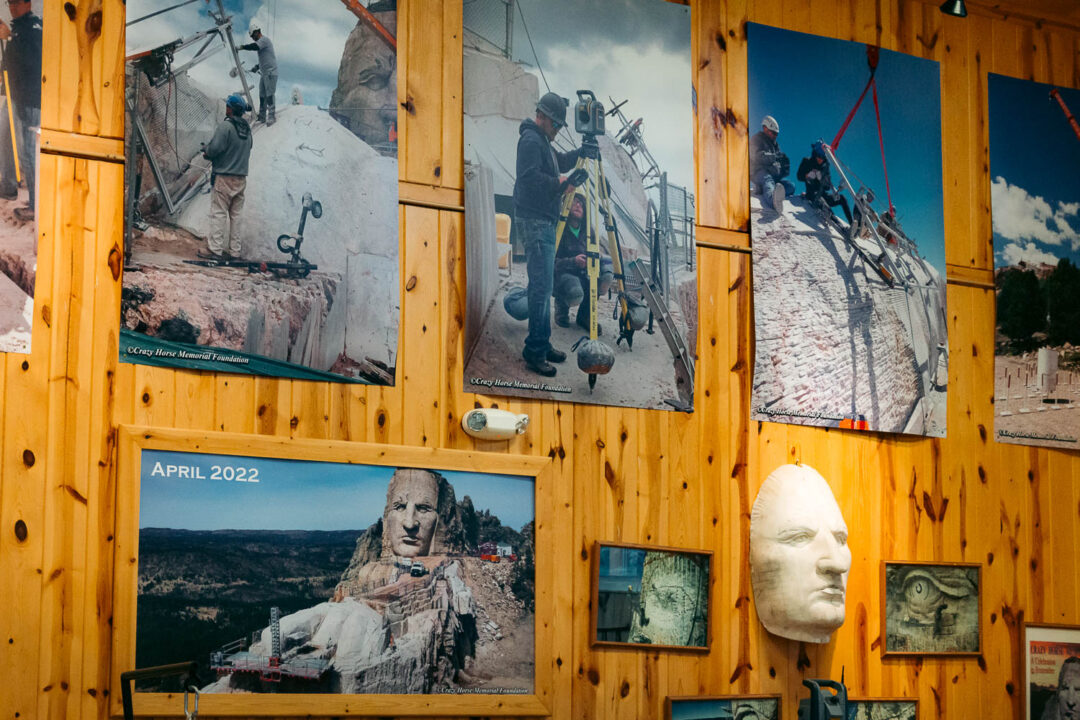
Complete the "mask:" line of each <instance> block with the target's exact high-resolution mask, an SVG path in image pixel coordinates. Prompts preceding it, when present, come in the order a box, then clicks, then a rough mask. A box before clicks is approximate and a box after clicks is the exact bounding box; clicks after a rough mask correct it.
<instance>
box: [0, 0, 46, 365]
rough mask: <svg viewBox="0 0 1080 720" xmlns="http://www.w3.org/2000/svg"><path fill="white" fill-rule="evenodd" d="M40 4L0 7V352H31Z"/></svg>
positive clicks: (24, 1) (38, 0) (21, 0)
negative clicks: (0, 74)
mask: <svg viewBox="0 0 1080 720" xmlns="http://www.w3.org/2000/svg"><path fill="white" fill-rule="evenodd" d="M42 4H43V2H42V0H32V1H31V0H15V2H9V3H7V4H5V5H3V6H0V41H3V45H4V50H3V53H2V55H3V60H2V61H0V68H2V70H3V74H4V82H3V84H2V87H0V236H2V239H0V352H11V353H29V352H30V336H31V331H32V329H33V325H34V322H33V318H34V284H35V281H36V278H37V239H38V233H37V221H36V217H35V214H36V212H37V200H36V196H37V168H38V134H39V130H40V126H41V47H42V45H41V38H42V22H41V17H42Z"/></svg>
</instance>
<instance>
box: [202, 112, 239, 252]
mask: <svg viewBox="0 0 1080 720" xmlns="http://www.w3.org/2000/svg"><path fill="white" fill-rule="evenodd" d="M249 110H251V108H250V107H249V106H248V104H247V102H246V101H245V100H244V98H242V97H240V96H239V95H230V96H229V97H228V98H227V99H226V100H225V119H224V120H222V121H221V123H219V124H218V126H217V129H216V130H214V137H213V138H211V139H210V143H209V144H208V145H206V147H204V148H203V157H205V158H206V159H207V160H209V161H210V163H211V165H212V168H213V170H212V172H211V175H210V177H211V181H210V185H211V189H210V236H209V237H208V238H207V245H208V246H209V248H210V252H209V253H202V252H200V253H199V257H201V258H205V259H207V260H217V261H219V262H220V261H225V260H229V259H234V258H239V257H240V255H241V250H242V246H241V244H240V213H241V212H242V211H243V209H244V192H245V191H246V190H247V174H248V160H249V158H250V157H251V146H252V139H251V126H250V125H248V122H247V120H245V119H244V113H245V112H247V111H249ZM226 237H227V238H228V247H226V245H225V243H226Z"/></svg>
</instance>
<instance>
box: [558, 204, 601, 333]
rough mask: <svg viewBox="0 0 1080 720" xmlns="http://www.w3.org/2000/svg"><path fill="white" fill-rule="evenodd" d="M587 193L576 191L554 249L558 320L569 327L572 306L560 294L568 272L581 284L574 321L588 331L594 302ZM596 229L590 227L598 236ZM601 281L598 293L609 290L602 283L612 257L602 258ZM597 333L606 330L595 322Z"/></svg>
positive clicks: (591, 232) (568, 274)
mask: <svg viewBox="0 0 1080 720" xmlns="http://www.w3.org/2000/svg"><path fill="white" fill-rule="evenodd" d="M584 228H585V196H584V195H582V194H581V193H577V194H575V195H574V200H573V202H572V203H571V204H570V212H569V214H568V215H567V217H566V225H565V227H563V233H562V238H561V239H560V240H559V250H558V252H556V253H555V285H556V288H555V324H556V325H558V326H559V327H570V306H571V305H572V303H569V302H567V301H566V299H565V298H563V297H561V296H560V294H559V288H560V287H561V285H560V283H562V282H563V279H562V278H563V277H564V276H569V277H570V278H572V279H573V280H574V281H575V282H577V283H579V284H580V285H581V293H582V296H583V297H582V300H581V304H579V305H578V309H577V315H576V317H575V319H574V322H575V323H577V326H578V327H579V328H581V329H582V330H584V331H586V332H588V331H589V308H590V307H591V305H592V297H591V293H590V291H589V274H588V272H587V271H586V268H587V267H588V258H587V254H586V250H587V247H588V240H589V238H586V237H585V231H584ZM595 234H596V231H595V230H594V229H590V230H589V235H590V236H595ZM600 266H601V273H600V278H601V279H600V282H599V284H598V286H597V290H598V294H600V293H603V292H606V288H604V287H603V278H604V275H605V272H604V271H605V270H607V271H608V276H609V277H610V267H611V258H609V257H606V256H605V257H602V258H600ZM596 334H597V335H603V334H604V330H603V328H602V327H601V326H600V325H599V323H598V324H597V326H596Z"/></svg>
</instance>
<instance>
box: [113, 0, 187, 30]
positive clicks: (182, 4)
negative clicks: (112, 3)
mask: <svg viewBox="0 0 1080 720" xmlns="http://www.w3.org/2000/svg"><path fill="white" fill-rule="evenodd" d="M193 2H198V0H184V2H181V3H177V4H176V5H173V6H171V7H167V8H163V9H161V10H157V11H155V12H152V13H150V14H149V15H143V16H142V17H141V18H135V19H134V20H132V21H131V22H129V23H128V24H127V25H125V27H131V26H132V25H134V24H135V23H141V22H142V21H143V20H149V19H150V18H152V17H154V16H156V15H160V14H162V13H167V12H169V11H170V10H175V9H176V8H181V7H184V6H185V5H190V4H191V3H193Z"/></svg>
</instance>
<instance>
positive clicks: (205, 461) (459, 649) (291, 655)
mask: <svg viewBox="0 0 1080 720" xmlns="http://www.w3.org/2000/svg"><path fill="white" fill-rule="evenodd" d="M140 472H141V489H140V493H141V495H140V500H139V521H138V525H139V529H138V595H137V623H136V643H135V662H136V664H137V666H139V667H146V666H155V665H161V664H166V663H173V662H181V661H187V660H196V661H197V662H198V663H199V667H200V677H199V690H200V692H202V693H204V694H208V693H340V694H382V695H387V694H389V695H396V694H406V695H408V694H465V693H468V694H497V695H500V696H505V695H514V694H522V695H531V694H533V693H534V663H535V651H534V647H535V643H534V625H535V605H534V602H535V587H534V581H535V579H534V567H535V565H534V558H535V555H534V515H533V507H534V504H533V503H534V500H533V498H534V482H533V479H532V478H530V477H522V476H515V475H498V474H487V473H477V472H463V471H450V470H432V469H428V468H424V467H400V466H382V465H362V464H361V465H358V464H344V463H333V462H314V461H302V460H285V459H276V458H264V457H246V456H233V455H210V454H203V453H196V452H167V451H159V450H145V451H143V453H142V460H141V471H140ZM138 689H139V690H140V691H144V692H145V691H166V690H172V689H177V688H172V687H169V686H167V685H166V686H162V685H154V686H142V687H139V688H138Z"/></svg>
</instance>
